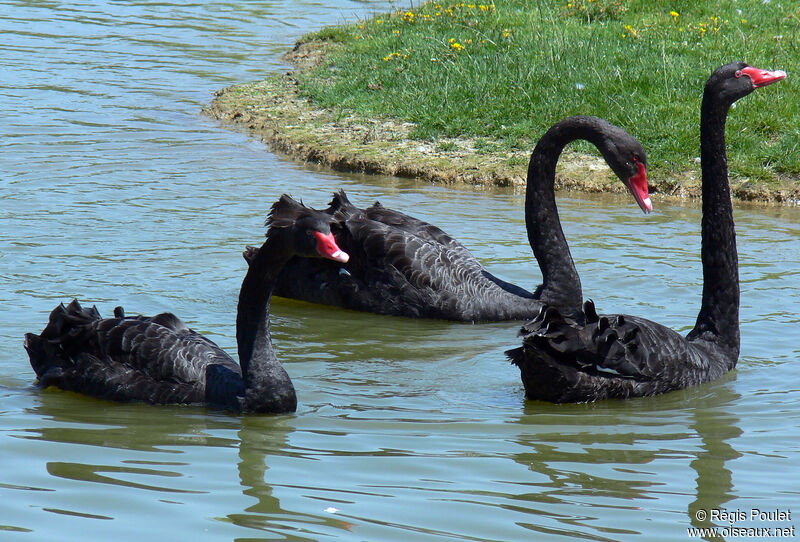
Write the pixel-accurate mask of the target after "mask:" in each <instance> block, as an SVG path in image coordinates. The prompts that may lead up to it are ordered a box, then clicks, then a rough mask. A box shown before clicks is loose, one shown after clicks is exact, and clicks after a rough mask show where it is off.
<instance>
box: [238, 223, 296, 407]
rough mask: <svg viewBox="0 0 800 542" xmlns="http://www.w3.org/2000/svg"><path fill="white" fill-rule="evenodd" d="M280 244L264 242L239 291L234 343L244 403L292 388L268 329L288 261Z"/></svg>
mask: <svg viewBox="0 0 800 542" xmlns="http://www.w3.org/2000/svg"><path fill="white" fill-rule="evenodd" d="M280 244H281V243H280V241H276V240H273V239H267V241H266V242H265V243H264V244H263V245H262V246H261V248H260V249H259V250H258V254H257V255H256V256H255V257H254V258H252V259H251V260H250V262H249V268H248V270H247V274H246V275H245V278H244V280H243V281H242V288H241V290H240V292H239V304H238V308H237V315H236V342H237V345H238V351H239V364H240V365H241V367H242V378H243V379H244V381H245V388H246V390H247V396H246V401H247V400H255V399H254V398H259V397H260V398H265V397H269V398H274V397H275V393H276V391H279V390H281V389H287V390H291V394H292V396H293V395H294V389H293V387H292V384H291V380H290V379H289V376H288V375H287V374H286V371H285V370H284V369H283V366H282V365H281V364H280V362H279V361H278V358H277V356H276V355H275V350H274V348H273V346H272V340H271V338H270V330H269V309H270V307H269V306H270V299H271V298H272V290H273V288H274V286H275V282H276V281H277V277H278V274H279V273H280V270H281V268H282V267H283V265H284V264H285V263H286V261H287V260H288V259H289V256H287V252H286V250H283V249H282V247H281V246H280Z"/></svg>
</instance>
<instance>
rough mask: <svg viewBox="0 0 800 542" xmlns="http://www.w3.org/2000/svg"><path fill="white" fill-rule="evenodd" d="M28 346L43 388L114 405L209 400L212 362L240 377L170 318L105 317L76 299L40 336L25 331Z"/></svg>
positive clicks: (219, 355)
mask: <svg viewBox="0 0 800 542" xmlns="http://www.w3.org/2000/svg"><path fill="white" fill-rule="evenodd" d="M115 313H117V314H124V311H121V310H120V311H115ZM25 347H26V350H28V354H29V357H30V359H31V365H32V366H33V368H34V371H35V372H36V374H37V376H38V377H39V381H40V384H41V385H42V386H49V385H57V386H58V387H61V388H63V389H68V390H73V391H78V392H81V393H87V394H90V395H94V396H98V397H104V398H108V399H114V400H123V401H124V400H143V401H148V402H151V403H199V402H203V401H205V400H206V398H205V384H206V371H207V369H208V367H209V366H213V365H220V366H222V367H225V368H226V369H227V370H229V371H232V372H234V373H238V374H239V379H241V371H240V369H239V365H238V364H237V363H236V362H234V361H233V360H232V359H231V358H230V357H229V356H228V355H227V354H225V352H224V351H222V350H221V349H220V348H219V347H218V346H217V345H216V344H214V343H213V342H212V341H210V340H208V339H206V338H205V337H203V336H202V335H200V334H198V333H196V332H194V331H193V330H191V329H189V328H188V327H187V326H186V324H184V323H183V322H182V321H181V320H180V319H179V318H178V317H176V316H175V315H174V314H171V313H162V314H159V315H157V316H154V317H144V316H133V317H123V318H119V317H115V318H101V316H100V314H99V313H98V312H97V309H95V308H94V307H92V308H91V309H84V308H82V307H81V306H80V304H79V303H78V302H77V301H73V302H72V303H70V304H69V305H68V306H66V307H65V306H64V305H59V306H58V307H56V309H55V310H54V311H53V312H52V313H51V315H50V321H49V322H48V325H47V327H45V329H44V331H43V332H42V333H41V335H34V334H31V333H29V334H26V337H25Z"/></svg>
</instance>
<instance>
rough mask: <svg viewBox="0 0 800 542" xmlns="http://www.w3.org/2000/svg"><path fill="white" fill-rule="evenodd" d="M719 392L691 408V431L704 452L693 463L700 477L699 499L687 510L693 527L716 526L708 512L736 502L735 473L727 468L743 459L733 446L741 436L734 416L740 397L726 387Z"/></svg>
mask: <svg viewBox="0 0 800 542" xmlns="http://www.w3.org/2000/svg"><path fill="white" fill-rule="evenodd" d="M718 391H719V393H718V394H715V395H714V396H710V395H709V396H706V397H702V398H700V399H699V400H697V401H695V402H694V403H693V405H692V418H693V420H692V425H691V427H692V428H693V429H694V430H695V431H696V433H697V434H698V435H699V436H700V439H701V441H702V444H701V446H702V449H701V450H700V451H699V452H698V453H697V457H696V458H695V459H694V460H693V461H692V463H691V467H692V469H694V471H695V472H696V473H697V478H696V482H697V498H696V499H695V500H694V501H693V502H691V503H689V508H688V515H689V523H690V524H691V525H692V526H694V527H711V526H713V525H714V523H713V522H712V521H711V518H710V517H709V516H708V511H709V510H722V509H725V508H726V506H725V503H727V502H730V501H731V500H733V499H734V498H736V493H735V492H734V488H733V473H732V472H731V467H729V466H727V465H729V464H730V463H731V462H732V461H733V460H735V459H738V458H739V457H741V456H742V454H741V453H740V452H739V451H738V450H736V449H735V448H734V447H733V445H732V444H731V441H732V440H734V439H736V438H737V437H739V436H740V435H741V434H742V430H741V429H740V428H739V423H740V419H739V416H737V415H736V414H735V411H736V408H735V407H736V404H737V403H738V401H739V400H740V399H741V396H740V395H739V394H738V393H735V392H733V391H731V390H729V389H728V388H726V387H723V388H720V389H719V390H718ZM699 510H703V512H704V513H705V514H701V515H700V516H699V518H700V519H698V513H697V512H698V511H699ZM701 519H703V521H701Z"/></svg>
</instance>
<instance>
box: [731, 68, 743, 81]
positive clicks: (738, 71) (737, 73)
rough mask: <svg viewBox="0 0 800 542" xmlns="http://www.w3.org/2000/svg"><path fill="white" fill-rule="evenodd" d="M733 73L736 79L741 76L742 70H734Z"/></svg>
mask: <svg viewBox="0 0 800 542" xmlns="http://www.w3.org/2000/svg"><path fill="white" fill-rule="evenodd" d="M733 75H734V77H736V78H737V79H738V78H740V77H741V76H742V70H736V73H734V74H733Z"/></svg>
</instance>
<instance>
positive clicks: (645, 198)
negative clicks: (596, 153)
mask: <svg viewBox="0 0 800 542" xmlns="http://www.w3.org/2000/svg"><path fill="white" fill-rule="evenodd" d="M610 127H613V128H609V129H608V130H607V132H606V136H605V140H604V141H603V143H602V144H601V145H600V147H599V148H600V150H601V152H602V153H603V157H604V158H605V159H606V162H607V163H608V165H609V166H610V167H611V169H612V170H613V171H614V173H615V174H616V175H617V177H619V180H620V181H622V183H623V184H624V185H625V186H626V187H628V190H630V192H631V194H633V199H635V200H636V203H638V204H639V207H640V208H641V209H642V211H643V212H644V213H649V212H651V211H652V210H653V203H652V202H651V201H650V191H649V188H648V186H647V153H645V152H644V147H642V144H641V143H639V140H637V139H636V138H635V137H633V136H632V135H630V134H629V133H628V132H626V131H625V130H623V129H622V128H619V127H617V126H614V125H613V124H611V125H610Z"/></svg>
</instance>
